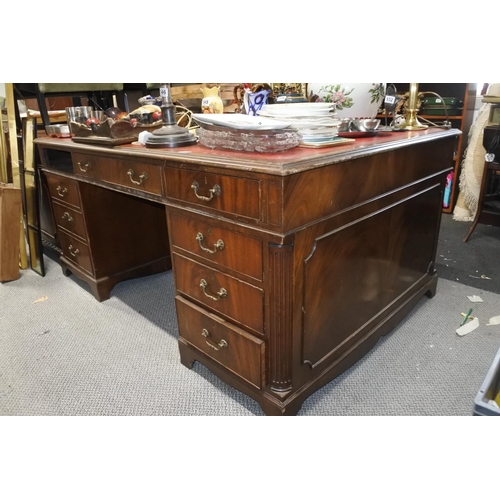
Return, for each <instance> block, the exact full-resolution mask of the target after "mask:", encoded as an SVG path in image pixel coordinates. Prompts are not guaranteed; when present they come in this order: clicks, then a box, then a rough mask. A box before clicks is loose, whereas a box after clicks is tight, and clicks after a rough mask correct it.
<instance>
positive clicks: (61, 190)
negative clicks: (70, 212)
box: [56, 186, 68, 198]
mask: <svg viewBox="0 0 500 500" xmlns="http://www.w3.org/2000/svg"><path fill="white" fill-rule="evenodd" d="M56 190H57V194H58V195H59V196H60V197H61V198H64V197H65V196H66V194H67V192H68V190H67V189H66V188H62V187H61V186H57V188H56Z"/></svg>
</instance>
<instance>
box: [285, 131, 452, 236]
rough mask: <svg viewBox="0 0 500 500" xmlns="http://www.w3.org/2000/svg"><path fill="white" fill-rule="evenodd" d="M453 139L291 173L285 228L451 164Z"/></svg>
mask: <svg viewBox="0 0 500 500" xmlns="http://www.w3.org/2000/svg"><path fill="white" fill-rule="evenodd" d="M454 143H455V138H453V137H451V138H447V139H446V140H445V141H440V142H436V143H429V144H425V145H422V144H417V145H413V146H410V147H406V148H401V149H397V150H394V151H388V152H385V153H380V154H378V155H373V156H368V157H366V158H358V159H356V160H351V161H346V162H342V163H339V164H336V165H331V166H329V167H325V168H319V169H314V170H311V171H309V172H304V173H301V174H297V175H292V176H290V177H287V178H286V181H285V196H284V214H285V215H284V219H285V220H284V229H290V228H294V227H298V226H300V225H302V224H306V223H309V222H311V221H314V220H317V219H318V218H321V217H325V216H328V215H330V214H333V213H335V212H337V211H340V210H344V209H346V208H348V207H355V206H356V205H358V204H360V203H366V202H368V201H369V200H373V199H375V198H377V197H379V196H383V195H384V194H386V193H388V192H390V191H393V190H397V189H401V188H403V187H404V186H406V185H408V184H411V183H412V182H415V180H416V179H418V180H421V179H423V178H425V177H427V176H432V175H435V174H437V173H438V172H441V171H444V170H446V169H447V168H448V169H450V168H451V167H450V165H451V162H452V156H453V145H454Z"/></svg>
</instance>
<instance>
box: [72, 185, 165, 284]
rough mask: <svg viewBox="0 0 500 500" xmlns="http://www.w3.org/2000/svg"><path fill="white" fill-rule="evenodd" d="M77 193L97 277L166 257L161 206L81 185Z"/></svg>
mask: <svg viewBox="0 0 500 500" xmlns="http://www.w3.org/2000/svg"><path fill="white" fill-rule="evenodd" d="M80 194H81V198H82V203H83V206H84V210H85V220H86V223H87V235H88V240H89V245H90V247H91V249H92V260H93V263H94V270H95V275H96V277H97V278H100V277H102V276H109V275H112V274H115V273H120V272H123V271H125V270H128V269H131V268H135V267H138V266H143V265H145V264H147V263H149V262H152V261H154V260H158V259H161V258H165V257H168V255H169V245H168V230H167V219H166V214H165V206H164V205H161V204H159V203H155V202H153V201H150V200H146V199H141V198H138V197H135V196H130V195H128V194H125V193H121V192H118V191H112V190H110V189H105V188H103V187H101V186H94V185H93V184H88V183H85V182H81V186H80Z"/></svg>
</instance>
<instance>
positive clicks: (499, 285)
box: [436, 214, 500, 294]
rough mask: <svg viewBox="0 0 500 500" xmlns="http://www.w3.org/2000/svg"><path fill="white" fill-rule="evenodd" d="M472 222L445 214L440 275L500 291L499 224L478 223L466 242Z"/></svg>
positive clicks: (437, 266) (440, 252)
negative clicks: (454, 218)
mask: <svg viewBox="0 0 500 500" xmlns="http://www.w3.org/2000/svg"><path fill="white" fill-rule="evenodd" d="M471 225H472V222H459V221H455V220H453V216H452V215H451V214H443V216H442V219H441V229H440V232H439V242H438V249H437V255H436V269H437V271H438V275H439V276H440V277H441V278H443V279H449V280H452V281H457V282H459V283H462V284H463V285H469V286H473V287H476V288H481V289H482V290H488V291H490V292H495V293H499V294H500V272H499V264H500V227H496V226H489V225H486V224H478V225H477V226H476V229H475V230H474V232H473V233H472V235H471V236H470V238H469V241H467V243H464V242H463V239H464V238H465V235H466V234H467V232H468V231H469V228H470V227H471ZM482 276H485V277H486V278H482ZM487 278H490V279H487Z"/></svg>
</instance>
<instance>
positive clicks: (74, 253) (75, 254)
mask: <svg viewBox="0 0 500 500" xmlns="http://www.w3.org/2000/svg"><path fill="white" fill-rule="evenodd" d="M68 250H69V253H70V254H71V255H72V256H73V257H76V256H77V255H78V254H79V253H80V250H78V248H75V251H74V252H73V245H70V246H69V247H68Z"/></svg>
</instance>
